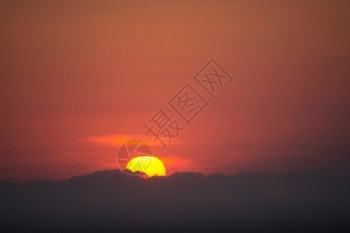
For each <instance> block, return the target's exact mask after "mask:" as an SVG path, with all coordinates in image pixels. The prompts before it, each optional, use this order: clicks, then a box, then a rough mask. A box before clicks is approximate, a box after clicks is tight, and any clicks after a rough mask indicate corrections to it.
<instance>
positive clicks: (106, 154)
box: [0, 0, 350, 180]
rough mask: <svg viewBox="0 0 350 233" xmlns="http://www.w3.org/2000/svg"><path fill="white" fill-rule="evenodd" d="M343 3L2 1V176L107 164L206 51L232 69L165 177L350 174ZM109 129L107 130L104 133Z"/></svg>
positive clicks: (57, 173)
mask: <svg viewBox="0 0 350 233" xmlns="http://www.w3.org/2000/svg"><path fill="white" fill-rule="evenodd" d="M349 22H350V4H349V2H348V1H289V3H287V1H277V0H274V1H176V2H175V1H92V0H88V1H83V0H79V1H68V0H63V1H43V0H30V1H24V0H20V1H2V2H1V3H0V49H1V50H0V51H1V52H0V54H1V56H0V77H1V79H0V90H1V94H0V95H1V96H0V97H1V98H0V104H1V115H0V117H1V121H0V122H1V124H0V127H1V142H0V153H1V154H0V179H4V178H7V177H13V178H16V179H20V180H29V179H34V178H43V179H44V178H54V179H62V178H68V177H71V176H73V175H82V174H86V173H89V172H93V171H96V170H102V169H114V168H116V167H117V166H116V162H115V155H116V153H117V150H118V146H119V145H117V144H113V143H104V142H101V141H96V140H94V139H96V138H99V139H102V141H103V140H104V139H108V138H110V137H111V136H110V135H114V136H115V135H118V136H121V137H122V136H123V135H136V136H137V135H140V136H141V135H142V136H145V131H146V130H145V127H144V124H145V123H147V122H148V120H149V119H150V118H151V117H152V116H153V115H154V114H155V113H156V112H157V111H158V110H159V109H160V108H162V107H169V105H168V101H169V100H170V99H171V98H172V97H173V96H174V95H175V94H176V93H177V92H178V91H179V90H180V89H181V88H182V87H183V86H184V85H185V84H186V83H187V82H190V81H191V82H192V81H193V79H192V78H193V76H194V75H195V74H196V73H197V72H198V71H199V70H200V69H201V68H202V67H203V66H204V65H205V64H206V63H207V62H208V61H209V60H210V59H211V58H215V59H216V60H217V61H218V62H219V63H220V64H221V65H222V66H223V67H224V68H225V70H227V71H228V72H229V73H230V74H231V75H232V76H233V77H234V80H235V81H234V83H232V85H229V86H225V87H224V88H222V89H220V91H218V93H217V98H216V99H215V100H213V99H212V98H210V96H209V95H207V96H206V99H207V101H208V103H209V107H208V108H205V109H204V110H203V111H202V112H201V113H200V114H199V115H198V116H197V117H196V118H195V119H194V120H193V122H192V123H191V124H186V123H185V122H184V121H182V124H184V125H185V126H186V127H185V129H184V130H183V131H181V133H180V135H179V136H178V137H177V138H176V139H175V140H174V143H173V144H171V145H169V146H168V147H167V148H166V149H165V150H161V148H160V146H152V151H153V152H154V153H155V155H156V156H159V157H160V158H162V159H163V160H164V162H165V164H166V166H167V168H168V172H169V174H170V173H172V172H175V171H199V172H203V173H206V174H208V173H213V172H223V173H227V174H229V173H235V172H238V171H251V170H254V171H264V172H277V171H278V172H279V171H286V170H287V169H298V168H309V169H327V170H344V169H349V168H350V166H349V164H350V161H349V152H350V150H349V145H348V138H349V129H350V127H349V119H350V116H349V115H350V114H349V113H350V112H349V99H350V94H349V93H350V91H349V90H350V79H349V77H350V43H349V41H350V30H349V26H348V25H349ZM112 138H113V136H112Z"/></svg>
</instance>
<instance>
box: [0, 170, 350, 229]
mask: <svg viewBox="0 0 350 233" xmlns="http://www.w3.org/2000/svg"><path fill="white" fill-rule="evenodd" d="M349 184H350V183H349V175H330V174H325V173H323V172H311V171H307V170H298V171H291V172H288V173H286V174H263V173H259V172H250V173H238V174H236V175H232V176H225V175H222V174H213V175H210V176H204V175H202V174H200V173H191V172H189V173H176V174H173V175H171V176H168V177H153V178H149V179H144V178H142V177H140V176H130V175H126V174H123V173H122V172H120V171H119V170H111V171H102V172H96V173H93V174H90V175H86V176H83V177H81V176H77V177H73V178H71V179H68V180H64V181H53V180H35V181H31V182H26V183H16V182H14V181H13V180H4V181H2V182H1V183H0V189H1V216H2V220H1V225H2V227H1V228H2V229H6V230H8V231H11V232H14V231H39V230H45V231H46V232H52V231H59V232H66V231H84V232H87V231H96V232H105V231H111V232H112V231H113V232H120V231H125V232H133V231H135V232H156V231H161V232H172V231H174V232H179V231H185V232H186V231H194V230H202V231H207V230H211V231H224V230H227V231H231V232H232V231H234V230H244V231H259V232H264V231H265V230H266V231H269V232H270V231H271V230H279V231H280V232H286V231H297V232H303V231H304V232H310V231H311V230H332V231H333V230H334V231H335V230H336V231H337V232H338V230H341V229H344V228H345V227H348V226H349V223H350V222H349V220H350V216H349V215H348V210H349V207H350V205H349V204H350V200H349V196H350V185H349Z"/></svg>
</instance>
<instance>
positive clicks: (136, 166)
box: [126, 156, 166, 177]
mask: <svg viewBox="0 0 350 233" xmlns="http://www.w3.org/2000/svg"><path fill="white" fill-rule="evenodd" d="M126 169H128V170H130V171H132V172H143V173H145V174H146V175H147V176H148V177H151V176H165V174H166V169H165V166H164V163H163V162H162V161H161V160H160V159H158V158H157V157H154V156H138V157H135V158H133V159H131V160H130V161H129V162H128V164H127V165H126Z"/></svg>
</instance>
